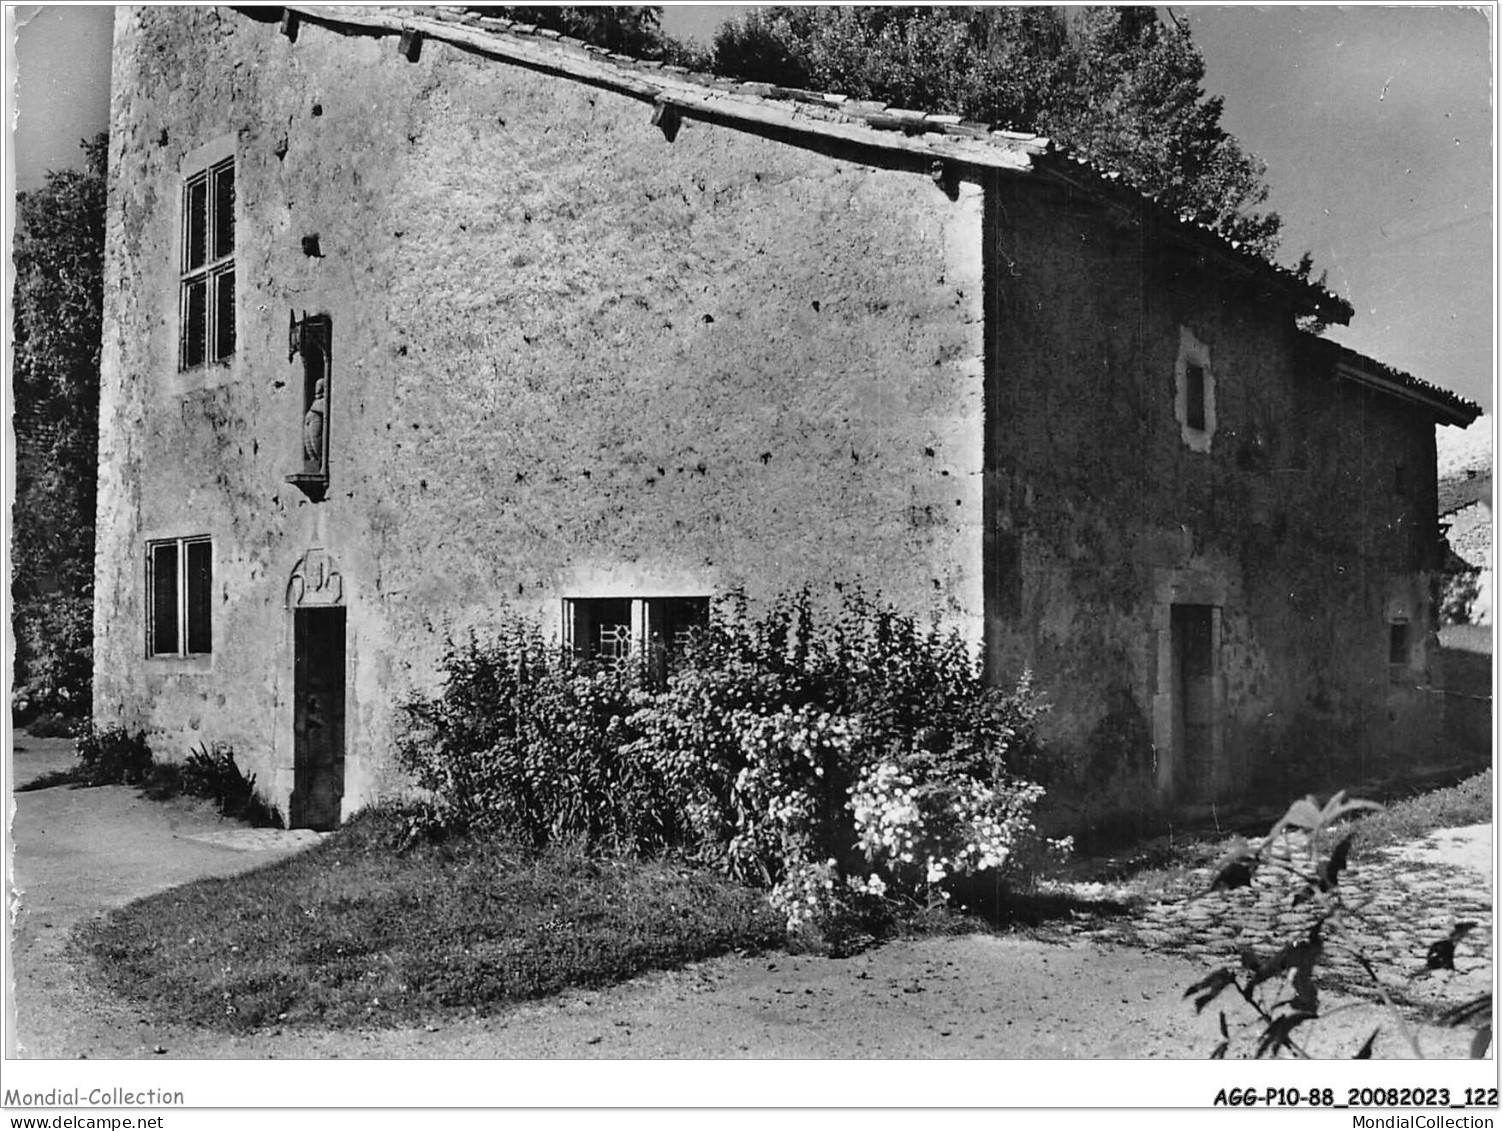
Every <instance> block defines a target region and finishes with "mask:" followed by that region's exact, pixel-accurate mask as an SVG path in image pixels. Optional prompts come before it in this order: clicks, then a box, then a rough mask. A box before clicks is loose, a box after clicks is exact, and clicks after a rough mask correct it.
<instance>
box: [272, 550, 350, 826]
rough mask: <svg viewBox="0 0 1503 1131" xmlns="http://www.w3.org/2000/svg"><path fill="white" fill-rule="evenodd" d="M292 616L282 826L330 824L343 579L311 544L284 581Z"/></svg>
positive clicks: (340, 773) (338, 767) (335, 817)
mask: <svg viewBox="0 0 1503 1131" xmlns="http://www.w3.org/2000/svg"><path fill="white" fill-rule="evenodd" d="M286 605H287V609H288V611H289V612H291V614H292V641H293V644H292V704H293V705H292V780H293V784H292V798H291V800H290V801H289V802H288V806H287V808H288V824H289V825H290V826H291V827H292V828H295V829H299V828H307V829H332V828H334V827H335V826H336V825H338V824H339V818H340V809H341V806H342V805H343V802H344V753H345V751H344V715H345V711H344V700H345V607H344V579H343V577H342V576H341V575H340V572H339V567H338V565H337V564H336V563H335V561H334V559H333V557H332V556H331V555H330V554H329V553H328V552H327V551H326V550H323V549H320V548H318V547H314V548H312V549H310V550H309V551H308V552H307V553H306V554H304V555H303V556H302V557H301V558H299V559H298V562H297V565H295V566H293V569H292V575H291V577H289V578H288V580H287V597H286Z"/></svg>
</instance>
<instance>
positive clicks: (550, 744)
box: [397, 621, 677, 852]
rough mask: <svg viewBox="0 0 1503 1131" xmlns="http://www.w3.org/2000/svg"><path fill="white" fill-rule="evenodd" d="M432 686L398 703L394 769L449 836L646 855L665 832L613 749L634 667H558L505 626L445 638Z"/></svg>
mask: <svg viewBox="0 0 1503 1131" xmlns="http://www.w3.org/2000/svg"><path fill="white" fill-rule="evenodd" d="M444 670H445V674H446V680H445V685H444V690H443V692H442V693H441V694H440V695H438V696H437V697H435V698H433V699H422V700H415V701H412V702H409V703H407V704H404V706H403V715H404V725H403V727H402V728H401V734H400V735H399V738H398V742H397V750H398V759H399V762H400V764H401V765H402V766H403V767H404V768H405V769H407V770H408V771H409V772H410V773H412V774H413V775H414V777H415V779H416V781H417V784H418V785H419V786H421V787H422V788H423V789H426V790H429V791H430V792H431V794H432V805H431V810H432V813H433V816H434V820H435V821H437V822H439V823H441V824H443V825H444V826H446V827H448V828H449V829H451V830H452V831H457V832H471V833H475V834H480V835H486V834H493V833H504V834H506V835H508V836H514V837H517V838H520V839H523V840H525V841H527V842H528V843H531V844H532V845H534V846H537V847H542V846H544V845H547V844H550V843H555V842H558V841H561V840H565V841H567V840H582V841H583V842H584V843H586V844H588V845H590V846H591V847H594V848H604V849H610V850H614V851H622V852H653V851H658V850H661V849H662V848H664V847H666V846H668V845H669V844H671V843H673V842H674V841H675V840H676V839H677V835H676V827H675V815H674V810H675V806H674V804H673V801H672V799H671V798H670V797H669V795H668V794H667V793H666V792H665V791H664V788H663V783H662V782H661V781H660V780H659V778H658V776H657V775H656V774H655V773H653V772H652V770H651V767H650V766H648V765H647V764H645V763H644V762H642V761H641V760H640V759H635V758H632V757H630V756H629V755H627V754H625V753H624V752H623V747H624V746H625V745H626V743H627V740H628V739H629V738H630V734H629V732H628V731H627V729H626V725H625V718H626V716H628V715H629V714H630V713H631V711H632V698H631V695H632V690H633V687H634V686H635V684H636V683H637V682H638V673H636V672H635V671H633V670H631V668H630V667H629V666H628V665H617V666H595V665H572V664H566V663H565V662H563V660H562V659H561V658H560V657H559V656H558V655H557V653H556V652H555V651H554V650H553V649H550V648H548V647H547V646H545V644H544V642H543V640H542V638H541V636H540V635H539V634H538V632H537V630H536V629H535V628H533V627H531V626H528V625H526V624H525V623H523V622H520V621H515V622H513V623H511V624H510V625H508V626H507V627H506V628H505V629H504V630H503V631H502V632H501V633H500V634H499V635H498V636H496V637H495V638H493V639H486V640H482V639H481V638H480V637H478V636H477V635H475V634H473V633H472V634H471V635H470V636H469V638H468V639H466V640H464V641H462V642H458V643H456V642H453V641H451V642H450V643H449V645H448V647H447V650H446V652H445V656H444Z"/></svg>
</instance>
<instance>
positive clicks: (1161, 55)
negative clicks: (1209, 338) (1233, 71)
mask: <svg viewBox="0 0 1503 1131" xmlns="http://www.w3.org/2000/svg"><path fill="white" fill-rule="evenodd" d="M714 56H715V57H714V66H715V69H716V70H717V71H718V72H720V73H722V74H726V75H730V76H734V77H737V78H742V79H748V80H756V81H762V82H771V83H776V84H779V85H783V86H794V87H804V88H810V89H816V90H828V91H834V92H839V93H843V94H846V95H848V96H850V97H852V98H862V99H878V100H882V101H885V102H888V103H891V104H894V105H898V106H902V107H905V108H908V109H915V110H928V111H932V112H936V113H949V114H959V115H961V116H962V117H963V118H967V119H970V120H975V121H980V122H986V123H988V124H994V125H999V126H1003V127H1006V128H1011V129H1017V130H1031V131H1035V132H1038V133H1041V134H1045V135H1047V136H1049V137H1051V138H1052V139H1054V140H1055V141H1056V142H1059V143H1061V144H1063V145H1065V146H1067V147H1069V148H1070V149H1072V150H1073V151H1075V152H1076V153H1079V154H1080V155H1081V156H1083V157H1086V158H1089V159H1090V160H1092V161H1095V162H1097V163H1098V164H1100V165H1102V166H1104V167H1106V168H1108V169H1111V170H1115V171H1120V172H1121V173H1123V174H1124V175H1125V176H1127V177H1128V178H1129V179H1130V180H1131V181H1133V182H1134V183H1135V184H1136V185H1137V186H1138V187H1139V188H1140V189H1142V190H1144V191H1146V192H1148V193H1149V194H1151V195H1154V196H1157V197H1159V198H1160V199H1161V200H1162V201H1163V202H1164V203H1165V204H1167V205H1168V206H1170V207H1171V208H1174V209H1175V210H1176V211H1178V212H1181V213H1183V214H1188V215H1190V216H1193V217H1194V218H1195V219H1196V220H1197V221H1199V222H1201V223H1205V224H1208V225H1210V226H1211V227H1213V228H1215V229H1216V230H1217V231H1218V232H1220V233H1221V234H1223V235H1225V236H1228V237H1230V238H1232V239H1236V240H1239V241H1243V242H1245V243H1247V244H1249V245H1251V246H1252V247H1254V248H1256V249H1257V250H1259V251H1260V252H1263V253H1265V254H1268V253H1271V252H1272V251H1273V250H1274V248H1275V247H1276V245H1277V241H1278V232H1279V217H1278V215H1277V214H1276V213H1272V212H1260V211H1259V209H1260V207H1261V206H1262V205H1263V204H1264V203H1265V202H1266V200H1267V197H1268V189H1267V186H1266V185H1265V184H1264V182H1263V173H1264V166H1263V164H1262V162H1260V161H1258V160H1257V158H1255V157H1253V156H1252V155H1251V154H1248V153H1246V152H1245V151H1244V150H1243V149H1242V147H1241V146H1240V145H1239V144H1238V142H1237V140H1236V139H1235V138H1234V137H1232V136H1231V135H1230V134H1228V133H1227V132H1226V130H1225V129H1224V128H1223V127H1222V125H1221V113H1222V103H1221V100H1220V99H1219V98H1212V97H1208V96H1207V95H1206V93H1205V90H1204V88H1203V86H1202V82H1203V80H1204V78H1205V63H1204V60H1203V59H1202V58H1201V54H1200V51H1199V50H1198V49H1197V48H1196V46H1195V44H1194V43H1193V42H1192V41H1191V39H1190V36H1189V34H1188V33H1187V32H1185V31H1183V30H1181V29H1180V28H1179V27H1178V26H1177V25H1176V26H1174V27H1169V26H1166V25H1165V24H1163V23H1162V22H1161V21H1160V20H1159V18H1158V16H1157V11H1156V9H1154V8H1142V7H1131V8H1129V7H1102V8H1083V9H1072V10H1070V11H1069V12H1066V11H1065V10H1063V9H1058V8H1046V7H1012V6H1008V7H974V8H964V7H934V8H915V7H868V6H860V7H824V6H819V7H783V6H775V7H765V8H754V9H752V10H751V11H749V12H748V13H747V14H746V15H744V16H743V17H741V18H740V19H735V20H732V21H729V22H728V23H726V24H725V25H724V26H722V28H721V29H720V31H719V32H718V33H717V34H716V37H715V49H714Z"/></svg>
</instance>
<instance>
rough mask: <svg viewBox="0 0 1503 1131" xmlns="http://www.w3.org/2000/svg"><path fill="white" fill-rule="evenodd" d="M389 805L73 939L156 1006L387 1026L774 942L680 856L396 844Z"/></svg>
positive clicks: (729, 886)
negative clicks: (255, 867)
mask: <svg viewBox="0 0 1503 1131" xmlns="http://www.w3.org/2000/svg"><path fill="white" fill-rule="evenodd" d="M405 831H406V824H405V820H404V818H403V817H402V815H401V814H399V813H396V812H394V811H390V810H387V811H373V812H367V813H364V814H361V815H359V816H357V817H356V818H355V819H354V820H353V821H351V822H350V823H349V824H348V825H346V826H345V827H344V828H343V829H341V830H340V831H339V832H337V833H335V834H334V835H333V836H331V837H329V838H328V839H327V840H325V841H324V842H323V843H322V844H320V845H319V846H317V847H316V848H314V849H312V850H310V851H309V852H306V853H303V854H301V855H298V856H294V857H291V858H289V859H287V860H283V861H280V862H278V863H276V864H273V865H271V866H269V867H266V868H263V869H261V870H259V871H256V872H252V873H248V874H246V875H242V876H237V877H233V878H229V879H214V880H202V881H199V882H197V883H193V884H189V885H187V886H185V887H181V888H177V889H174V890H172V891H168V892H163V893H161V894H159V895H155V896H151V897H149V898H147V899H143V900H138V901H137V902H135V903H133V904H131V905H130V906H128V907H125V908H122V909H120V910H119V911H116V912H114V913H113V914H112V915H110V916H109V917H108V918H107V919H105V920H103V921H100V922H97V923H95V924H93V925H91V926H90V927H87V928H85V930H84V932H83V933H82V934H81V936H80V942H81V943H82V945H83V946H85V947H86V948H87V950H88V951H89V953H90V954H91V955H92V957H93V959H94V960H95V968H96V971H97V973H98V976H99V977H100V978H101V979H102V980H103V982H104V983H105V984H106V985H107V986H108V987H109V988H110V989H112V990H113V991H115V992H116V993H119V994H121V995H122V996H124V997H126V998H128V999H130V1000H132V1001H133V1002H135V1003H137V1004H138V1005H140V1006H141V1007H143V1008H144V1009H145V1010H146V1011H147V1012H149V1013H151V1014H152V1015H154V1016H155V1017H156V1018H159V1019H161V1020H163V1021H172V1022H188V1023H191V1024H197V1025H205V1026H211V1027H214V1028H219V1029H229V1030H247V1029H254V1028H258V1027H264V1026H268V1025H275V1024H281V1025H294V1026H298V1025H319V1026H328V1027H336V1028H347V1027H351V1026H389V1025H402V1024H411V1023H414V1022H419V1021H421V1020H424V1019H427V1018H431V1017H434V1016H439V1015H444V1014H450V1015H452V1014H462V1015H465V1016H470V1015H476V1014H484V1013H492V1012H495V1011H497V1010H499V1009H501V1008H504V1007H505V1006H507V1005H508V1004H510V1003H513V1002H518V1001H523V1000H527V999H531V998H538V997H543V996H546V995H550V994H554V993H557V992H558V991H560V990H563V989H565V988H566V987H570V986H581V987H588V986H600V985H605V984H609V983H612V982H617V981H620V980H622V979H625V978H630V977H632V976H634V975H637V974H640V973H642V972H644V971H647V970H654V969H663V968H668V967H673V966H677V965H680V964H682V963H685V962H689V961H693V960H696V959H701V958H707V957H710V956H712V955H716V954H721V953H725V952H727V951H731V950H737V949H762V948H766V947H773V946H778V945H780V944H781V942H782V939H783V924H782V921H781V918H780V917H779V916H777V915H776V914H774V913H773V912H772V910H771V909H770V908H769V907H768V905H767V902H766V900H765V899H764V897H763V896H762V895H760V894H759V893H757V892H755V891H752V890H751V889H749V888H745V887H742V886H740V885H738V884H734V883H730V882H728V881H726V880H724V879H721V878H720V877H718V876H715V875H713V874H711V873H707V872H704V871H702V870H699V869H695V868H692V867H689V866H686V865H683V864H680V863H677V862H674V861H625V860H611V859H600V858H592V857H590V856H587V855H585V854H584V853H582V852H579V851H575V850H567V849H562V848H559V849H550V850H547V851H544V852H540V853H535V852H530V851H524V850H520V849H517V848H515V847H513V846H510V845H504V844H498V843H494V842H477V841H470V840H455V841H449V842H446V843H443V844H430V843H419V844H417V845H415V846H414V847H413V848H411V849H410V850H409V851H407V852H405V853H401V854H399V853H397V852H396V851H395V849H394V847H393V846H394V845H395V844H397V843H398V842H399V841H400V840H401V838H402V836H403V834H404V832H405Z"/></svg>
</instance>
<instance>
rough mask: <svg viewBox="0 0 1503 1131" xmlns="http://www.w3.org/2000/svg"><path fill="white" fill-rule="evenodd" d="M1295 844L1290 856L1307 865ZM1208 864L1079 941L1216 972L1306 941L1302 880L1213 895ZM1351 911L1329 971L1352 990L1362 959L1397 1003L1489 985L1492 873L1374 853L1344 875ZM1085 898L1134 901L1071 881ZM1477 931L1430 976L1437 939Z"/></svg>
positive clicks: (1448, 1001)
mask: <svg viewBox="0 0 1503 1131" xmlns="http://www.w3.org/2000/svg"><path fill="white" fill-rule="evenodd" d="M1303 852H1304V846H1303V845H1302V844H1300V843H1297V842H1291V843H1290V844H1289V846H1288V848H1287V849H1285V851H1284V853H1283V855H1284V856H1285V858H1286V859H1287V858H1289V856H1290V855H1294V856H1295V858H1296V859H1298V858H1301V854H1302V853H1303ZM1211 875H1212V872H1211V869H1210V868H1202V869H1196V870H1193V871H1190V872H1188V873H1187V874H1186V877H1185V879H1184V881H1183V882H1182V883H1176V884H1175V885H1174V888H1173V890H1172V891H1170V892H1167V893H1165V895H1164V896H1163V898H1160V899H1157V900H1151V901H1148V902H1146V903H1138V904H1137V905H1136V906H1134V907H1133V910H1132V911H1131V912H1130V913H1129V914H1127V915H1123V916H1117V917H1105V916H1102V917H1089V918H1087V919H1086V920H1085V921H1083V922H1081V923H1079V924H1078V925H1077V926H1076V928H1075V930H1073V931H1072V934H1073V935H1074V936H1075V937H1077V938H1079V937H1084V938H1088V939H1092V940H1095V941H1098V942H1103V943H1114V944H1117V945H1127V946H1136V947H1141V948H1144V949H1147V950H1154V951H1163V952H1167V953H1174V954H1184V955H1190V956H1193V957H1195V958H1198V959H1200V960H1202V961H1203V962H1205V963H1206V964H1207V965H1208V966H1220V965H1225V964H1231V965H1236V964H1237V963H1238V962H1239V960H1240V954H1241V950H1242V948H1245V947H1252V948H1253V949H1254V950H1255V951H1257V952H1258V953H1259V954H1261V955H1264V956H1267V955H1270V954H1272V953H1273V952H1274V951H1275V950H1277V949H1278V947H1280V946H1281V945H1283V944H1284V943H1285V942H1291V941H1294V942H1297V941H1300V940H1302V939H1303V938H1305V937H1306V935H1307V934H1308V931H1309V928H1310V926H1311V924H1312V922H1313V921H1314V916H1315V910H1314V908H1313V907H1312V906H1311V904H1310V903H1309V902H1305V903H1303V904H1300V905H1296V904H1295V902H1294V895H1295V893H1296V891H1297V888H1298V885H1297V882H1296V881H1295V880H1293V879H1292V878H1291V877H1290V876H1289V875H1288V874H1287V873H1286V872H1283V871H1280V870H1277V869H1275V868H1273V867H1268V866H1265V867H1262V868H1260V869H1258V870H1257V872H1256V873H1255V875H1254V879H1253V884H1252V886H1251V887H1250V888H1247V887H1244V888H1238V889H1237V890H1235V891H1229V892H1208V891H1207V889H1208V888H1209V886H1210V882H1211ZM1339 887H1340V889H1341V892H1342V899H1343V904H1344V906H1345V907H1346V908H1347V909H1348V910H1347V913H1346V914H1345V915H1343V916H1342V917H1341V921H1340V923H1339V924H1334V923H1333V925H1332V926H1331V927H1329V928H1328V930H1327V945H1326V950H1325V954H1324V957H1323V961H1322V964H1321V967H1320V968H1321V969H1323V970H1325V971H1327V972H1329V974H1330V975H1334V976H1335V978H1336V979H1337V980H1338V981H1339V982H1340V983H1344V984H1346V985H1347V986H1350V987H1353V988H1359V987H1362V986H1368V987H1370V986H1371V979H1370V978H1369V977H1368V976H1367V974H1366V973H1365V972H1364V971H1363V969H1362V967H1361V965H1360V964H1359V963H1358V961H1357V959H1356V958H1355V957H1354V954H1353V952H1354V951H1355V952H1359V953H1361V954H1363V955H1365V956H1366V957H1367V959H1368V961H1369V962H1371V963H1372V965H1373V967H1374V968H1375V969H1376V970H1377V971H1378V974H1379V977H1380V979H1381V980H1382V983H1383V985H1384V986H1385V988H1386V989H1387V990H1388V991H1389V993H1390V994H1391V995H1392V996H1393V997H1394V998H1395V1000H1398V1001H1403V1002H1408V1003H1411V1004H1414V1005H1426V1004H1431V1005H1454V1004H1456V1003H1457V1002H1458V1001H1461V1000H1465V998H1466V997H1467V996H1470V995H1472V994H1477V993H1482V992H1484V991H1486V990H1488V989H1489V988H1491V985H1492V973H1491V971H1492V962H1493V911H1492V891H1491V881H1490V879H1489V877H1487V876H1484V875H1482V874H1480V873H1478V872H1475V871H1472V870H1471V869H1468V868H1461V867H1455V866H1449V865H1446V864H1439V863H1424V862H1419V861H1416V860H1412V859H1404V858H1403V857H1402V856H1401V855H1400V854H1398V853H1375V854H1373V855H1370V856H1367V857H1366V858H1365V859H1362V860H1360V861H1354V862H1353V863H1352V865H1351V867H1350V868H1349V869H1348V870H1347V871H1346V872H1344V873H1342V875H1341V877H1340V883H1339ZM1059 890H1061V891H1062V892H1067V893H1069V894H1071V895H1073V896H1075V897H1077V898H1080V899H1085V900H1101V899H1110V900H1118V901H1123V902H1127V901H1128V900H1129V898H1130V892H1129V891H1128V890H1127V889H1124V888H1122V887H1119V886H1116V885H1110V884H1079V883H1074V884H1062V885H1060V889H1059ZM1464 922H1470V923H1474V924H1476V925H1475V926H1474V927H1473V928H1472V930H1471V932H1470V933H1469V934H1467V935H1466V937H1465V938H1464V939H1462V940H1461V941H1460V942H1458V943H1457V944H1456V949H1455V965H1456V969H1455V970H1454V971H1451V970H1434V971H1432V970H1429V969H1427V967H1426V954H1427V952H1428V950H1429V947H1430V944H1431V943H1434V942H1436V941H1437V940H1440V939H1444V938H1446V937H1448V936H1449V935H1450V934H1451V931H1452V929H1453V928H1454V927H1455V926H1456V925H1457V924H1458V923H1464Z"/></svg>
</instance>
